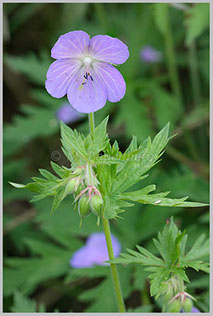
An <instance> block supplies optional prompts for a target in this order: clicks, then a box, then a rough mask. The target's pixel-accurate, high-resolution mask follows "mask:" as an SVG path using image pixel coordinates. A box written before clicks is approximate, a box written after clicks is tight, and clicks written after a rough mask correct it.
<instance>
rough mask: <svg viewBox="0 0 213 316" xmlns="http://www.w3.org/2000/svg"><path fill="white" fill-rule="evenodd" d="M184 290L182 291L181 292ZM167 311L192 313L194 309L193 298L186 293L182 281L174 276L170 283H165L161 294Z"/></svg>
mask: <svg viewBox="0 0 213 316" xmlns="http://www.w3.org/2000/svg"><path fill="white" fill-rule="evenodd" d="M180 288H182V290H180ZM160 294H161V295H162V297H163V300H164V304H165V305H166V311H167V312H169V313H179V312H180V311H181V310H184V312H191V309H192V307H193V301H192V300H195V299H194V297H193V296H191V295H190V294H188V293H187V292H185V291H184V286H183V284H180V279H179V278H178V277H177V276H176V275H174V276H172V277H171V278H170V279H169V280H168V281H165V282H164V283H163V286H162V288H161V293H160Z"/></svg>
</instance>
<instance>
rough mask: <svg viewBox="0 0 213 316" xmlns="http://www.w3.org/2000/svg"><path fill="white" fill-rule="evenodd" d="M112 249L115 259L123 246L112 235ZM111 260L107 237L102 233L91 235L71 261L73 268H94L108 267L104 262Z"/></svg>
mask: <svg viewBox="0 0 213 316" xmlns="http://www.w3.org/2000/svg"><path fill="white" fill-rule="evenodd" d="M111 238H112V247H113V251H114V255H115V257H117V256H119V254H120V251H121V245H120V243H119V241H118V239H117V238H116V237H115V236H113V235H111ZM108 259H109V256H108V250H107V244H106V239H105V235H104V233H102V232H97V233H93V234H91V235H90V236H89V237H88V239H87V242H86V245H85V246H84V247H81V248H80V249H78V250H77V251H76V252H75V253H74V254H73V256H72V258H71V259H70V265H71V266H72V267H73V268H86V267H93V266H94V265H106V264H107V263H105V262H104V261H107V260H108Z"/></svg>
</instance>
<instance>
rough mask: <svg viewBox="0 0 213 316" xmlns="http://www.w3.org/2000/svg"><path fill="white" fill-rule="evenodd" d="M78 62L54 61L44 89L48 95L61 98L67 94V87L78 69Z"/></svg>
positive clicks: (79, 65)
mask: <svg viewBox="0 0 213 316" xmlns="http://www.w3.org/2000/svg"><path fill="white" fill-rule="evenodd" d="M80 67H81V63H79V61H78V60H73V59H66V60H56V61H54V62H53V63H52V64H51V65H50V67H49V69H48V71H47V80H46V82H45V87H46V89H47V91H48V92H49V94H51V95H52V96H53V97H55V98H61V97H63V96H64V95H65V94H66V93H67V87H68V85H69V84H70V81H71V79H72V77H73V75H74V74H75V73H76V72H77V71H78V70H79V69H80Z"/></svg>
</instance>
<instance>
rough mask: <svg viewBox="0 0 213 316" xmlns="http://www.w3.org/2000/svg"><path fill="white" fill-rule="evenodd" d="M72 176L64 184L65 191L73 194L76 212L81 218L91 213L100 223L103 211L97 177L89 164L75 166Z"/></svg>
mask: <svg viewBox="0 0 213 316" xmlns="http://www.w3.org/2000/svg"><path fill="white" fill-rule="evenodd" d="M72 175H74V177H73V178H72V179H70V180H69V181H68V183H67V185H66V189H65V193H66V194H73V195H74V197H75V200H74V202H75V203H77V208H78V213H79V216H80V218H81V221H80V226H81V225H82V222H83V219H84V218H86V217H87V216H88V215H90V214H91V213H93V214H94V215H96V216H97V217H98V220H97V224H98V225H99V223H100V217H101V216H102V213H103V198H102V195H101V193H100V192H99V190H98V188H97V186H98V184H99V182H98V180H97V177H96V175H95V173H94V171H93V169H92V166H91V165H86V166H82V167H77V168H76V170H75V171H74V172H73V173H72Z"/></svg>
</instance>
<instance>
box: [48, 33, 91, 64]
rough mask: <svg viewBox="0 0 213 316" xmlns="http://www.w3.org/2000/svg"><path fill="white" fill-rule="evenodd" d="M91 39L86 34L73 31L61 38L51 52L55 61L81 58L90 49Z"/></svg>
mask: <svg viewBox="0 0 213 316" xmlns="http://www.w3.org/2000/svg"><path fill="white" fill-rule="evenodd" d="M89 41H90V37H89V35H88V34H87V33H86V32H83V31H73V32H69V33H66V34H63V35H61V36H60V37H59V39H58V41H57V42H56V43H55V45H54V46H53V48H52V50H51V57H52V58H55V59H64V58H79V57H81V56H82V54H83V53H85V51H86V50H87V49H88V46H89Z"/></svg>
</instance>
